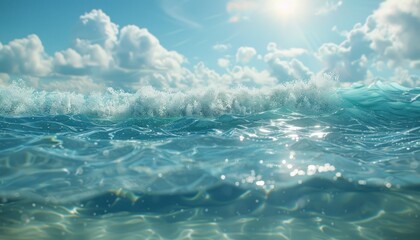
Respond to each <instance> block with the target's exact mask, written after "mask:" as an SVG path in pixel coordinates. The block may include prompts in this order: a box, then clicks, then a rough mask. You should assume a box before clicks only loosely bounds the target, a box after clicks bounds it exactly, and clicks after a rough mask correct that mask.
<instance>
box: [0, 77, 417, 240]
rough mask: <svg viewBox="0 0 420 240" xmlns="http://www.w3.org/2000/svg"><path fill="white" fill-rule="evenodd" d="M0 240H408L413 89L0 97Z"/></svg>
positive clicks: (412, 234) (305, 86) (9, 92)
mask: <svg viewBox="0 0 420 240" xmlns="http://www.w3.org/2000/svg"><path fill="white" fill-rule="evenodd" d="M0 129H1V131H0V236H1V239H418V236H419V234H420V230H419V227H418V226H420V218H419V215H420V168H419V162H420V89H419V88H417V89H408V88H404V87H401V86H398V85H396V84H384V83H381V82H377V83H376V84H373V85H371V86H363V85H354V86H352V87H348V88H334V87H333V86H329V84H325V85H319V84H314V83H311V82H309V83H304V82H295V83H289V84H285V85H282V86H279V87H278V88H273V89H259V90H257V89H245V88H236V89H206V90H203V89H201V90H199V89H197V90H191V91H188V92H182V93H181V92H169V91H156V90H153V89H151V88H144V89H141V90H139V91H137V92H136V93H127V92H122V91H116V90H113V89H108V90H107V91H106V92H104V93H92V94H88V95H82V94H76V93H70V92H58V91H56V92H46V91H36V90H34V89H31V88H28V87H25V86H21V85H19V84H14V85H11V86H8V87H1V88H0Z"/></svg>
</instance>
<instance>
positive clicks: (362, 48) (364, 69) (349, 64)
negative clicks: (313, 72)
mask: <svg viewBox="0 0 420 240" xmlns="http://www.w3.org/2000/svg"><path fill="white" fill-rule="evenodd" d="M366 30H367V28H366V26H365V25H361V24H357V25H356V26H355V27H354V28H353V30H352V31H350V32H349V33H347V36H346V40H344V41H343V42H342V43H341V44H335V43H325V44H323V45H322V46H321V47H320V48H319V50H318V53H317V56H318V58H319V59H321V61H322V62H323V63H324V64H325V69H324V71H326V72H333V73H335V74H337V75H338V76H339V78H340V80H341V81H344V82H356V81H363V80H365V78H366V76H367V74H368V68H369V64H368V56H370V55H371V54H372V53H373V51H372V49H371V48H370V43H371V41H370V40H369V39H368V37H367V36H366V34H365V33H366Z"/></svg>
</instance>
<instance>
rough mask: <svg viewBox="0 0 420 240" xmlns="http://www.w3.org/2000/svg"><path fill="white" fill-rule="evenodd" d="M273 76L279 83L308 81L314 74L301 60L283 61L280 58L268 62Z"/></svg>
mask: <svg viewBox="0 0 420 240" xmlns="http://www.w3.org/2000/svg"><path fill="white" fill-rule="evenodd" d="M268 66H269V68H270V71H271V74H272V76H274V77H275V78H276V79H277V80H278V81H280V82H285V81H292V80H308V79H310V78H311V77H312V75H313V73H312V72H311V71H310V70H309V69H308V68H307V67H306V66H305V65H304V64H303V63H302V62H301V61H299V60H297V59H292V60H291V61H283V60H281V59H279V58H275V59H272V60H270V61H268Z"/></svg>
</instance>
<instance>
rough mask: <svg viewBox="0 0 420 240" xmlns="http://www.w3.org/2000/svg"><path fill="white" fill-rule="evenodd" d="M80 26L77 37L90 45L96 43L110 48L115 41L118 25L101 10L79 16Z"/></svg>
mask: <svg viewBox="0 0 420 240" xmlns="http://www.w3.org/2000/svg"><path fill="white" fill-rule="evenodd" d="M80 21H81V24H82V26H83V27H82V29H81V32H80V33H79V35H80V36H79V37H80V39H81V40H84V41H88V42H90V43H92V44H93V43H97V44H99V45H101V46H103V47H105V48H111V47H112V46H113V45H114V44H115V42H116V41H117V35H118V25H116V24H115V23H113V22H111V18H110V17H109V16H108V15H106V14H105V13H104V12H103V11H102V10H97V9H94V10H92V11H90V12H88V13H85V14H84V15H82V16H80Z"/></svg>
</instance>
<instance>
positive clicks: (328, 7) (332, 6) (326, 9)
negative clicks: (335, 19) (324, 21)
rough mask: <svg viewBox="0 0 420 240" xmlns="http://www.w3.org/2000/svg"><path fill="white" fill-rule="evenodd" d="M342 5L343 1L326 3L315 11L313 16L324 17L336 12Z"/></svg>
mask: <svg viewBox="0 0 420 240" xmlns="http://www.w3.org/2000/svg"><path fill="white" fill-rule="evenodd" d="M341 5H343V1H341V0H340V1H327V2H326V3H325V5H324V6H322V7H321V8H319V9H318V11H316V13H315V15H325V14H328V13H330V12H334V11H337V9H338V8H339V7H341Z"/></svg>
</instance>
